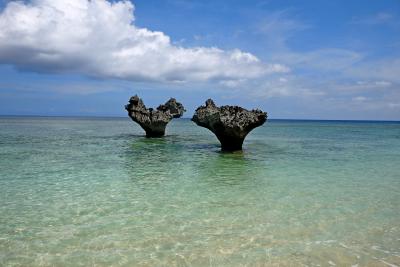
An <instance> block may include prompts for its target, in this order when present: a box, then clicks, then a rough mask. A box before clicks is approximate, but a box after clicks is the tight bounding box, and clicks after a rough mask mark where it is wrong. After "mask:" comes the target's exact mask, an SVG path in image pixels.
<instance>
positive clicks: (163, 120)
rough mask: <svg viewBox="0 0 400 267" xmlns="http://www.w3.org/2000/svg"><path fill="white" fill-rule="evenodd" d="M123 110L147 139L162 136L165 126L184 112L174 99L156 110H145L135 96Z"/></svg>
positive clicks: (141, 102)
mask: <svg viewBox="0 0 400 267" xmlns="http://www.w3.org/2000/svg"><path fill="white" fill-rule="evenodd" d="M125 109H126V110H127V111H128V115H129V117H131V119H132V120H133V121H134V122H137V123H138V124H139V125H140V126H141V127H142V128H143V130H145V131H146V136H147V137H162V136H164V134H165V127H166V126H167V124H168V123H169V122H170V121H171V120H172V119H173V118H179V117H181V116H182V115H183V113H184V112H185V111H186V110H185V108H184V107H183V105H182V104H181V103H179V102H176V99H175V98H170V99H169V100H168V101H167V102H166V103H165V104H164V105H160V106H158V108H157V109H156V110H154V109H152V108H149V109H147V108H146V106H145V105H144V103H143V101H142V99H140V98H139V97H138V96H137V95H135V96H132V97H131V99H130V100H129V104H128V105H126V106H125Z"/></svg>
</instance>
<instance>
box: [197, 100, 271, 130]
mask: <svg viewBox="0 0 400 267" xmlns="http://www.w3.org/2000/svg"><path fill="white" fill-rule="evenodd" d="M266 120H267V112H263V111H261V110H259V109H253V110H251V111H249V110H247V109H244V108H242V107H239V106H228V105H227V106H221V107H217V106H216V105H215V103H214V101H213V100H212V99H208V100H207V101H206V105H205V106H200V107H198V108H197V109H196V112H195V114H194V116H193V118H192V121H194V122H195V123H197V124H198V125H200V126H203V127H206V128H208V129H210V130H212V128H215V127H221V126H223V127H224V128H225V131H227V130H229V129H232V130H233V129H235V131H236V132H237V131H239V132H240V136H242V135H243V134H244V133H245V134H247V132H249V131H251V130H252V129H254V128H256V127H258V126H260V125H262V124H264V122H265V121H266ZM215 130H217V129H215Z"/></svg>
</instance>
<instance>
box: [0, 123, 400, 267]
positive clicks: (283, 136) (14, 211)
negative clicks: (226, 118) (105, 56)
mask: <svg viewBox="0 0 400 267" xmlns="http://www.w3.org/2000/svg"><path fill="white" fill-rule="evenodd" d="M167 131H168V133H167V134H168V135H167V136H166V137H164V138H161V139H146V138H145V137H143V134H144V133H143V131H142V130H141V129H140V128H139V127H138V126H137V125H136V124H134V123H133V122H132V121H130V120H129V119H127V118H126V119H125V118H39V117H38V118H33V117H30V118H21V117H17V118H16V117H1V118H0V266H334V265H336V266H400V123H390V122H387V123H382V122H381V123H377V122H339V121H338V122H332V121H331V122H328V121H269V122H267V123H266V124H265V125H264V126H262V127H260V128H257V129H255V130H254V131H253V132H252V133H251V134H250V135H249V136H248V138H247V139H246V141H245V144H244V148H245V150H244V152H243V153H233V154H228V153H220V152H219V144H218V142H217V139H216V138H215V137H214V135H213V134H212V133H211V132H208V131H207V130H206V129H203V128H200V127H198V126H195V125H194V124H193V123H192V122H191V121H189V120H185V119H179V120H174V121H173V122H172V123H171V124H170V125H169V126H168V129H167Z"/></svg>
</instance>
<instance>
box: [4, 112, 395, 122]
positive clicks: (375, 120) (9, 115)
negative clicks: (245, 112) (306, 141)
mask: <svg viewBox="0 0 400 267" xmlns="http://www.w3.org/2000/svg"><path fill="white" fill-rule="evenodd" d="M0 117H38V118H120V119H122V118H126V119H129V117H128V116H116V115H16V114H0ZM174 119H191V117H181V118H174ZM268 120H289V121H353V122H357V121H359V122H400V120H387V119H382V120H379V119H374V120H368V119H312V118H310V119H300V118H268Z"/></svg>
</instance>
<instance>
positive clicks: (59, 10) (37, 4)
mask: <svg viewBox="0 0 400 267" xmlns="http://www.w3.org/2000/svg"><path fill="white" fill-rule="evenodd" d="M133 11H134V6H133V4H132V3H131V2H130V1H113V2H109V1H106V0H90V1H89V0H32V1H30V2H28V3H26V2H21V1H12V2H9V3H8V4H7V5H6V6H5V8H4V9H3V10H2V11H1V13H0V64H10V65H14V66H16V67H17V68H19V69H25V70H32V71H38V72H55V73H64V72H67V73H80V74H85V75H89V76H94V77H100V78H121V79H128V80H134V81H161V82H165V81H172V82H186V81H209V80H217V81H235V80H238V81H242V80H243V79H250V78H257V77H261V76H263V75H265V74H268V73H274V72H287V71H289V69H288V68H287V67H286V66H284V65H280V64H265V63H263V62H261V61H260V60H259V59H258V58H257V57H256V56H254V55H252V54H250V53H246V52H242V51H240V50H238V49H236V50H229V51H226V50H222V49H219V48H214V47H192V48H185V47H182V46H177V45H174V44H173V43H172V42H171V40H170V38H169V36H167V35H166V34H164V33H162V32H159V31H151V30H149V29H146V28H139V27H137V26H135V24H134V15H133Z"/></svg>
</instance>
